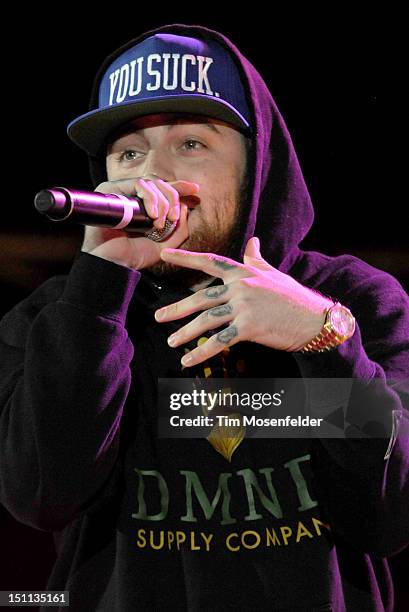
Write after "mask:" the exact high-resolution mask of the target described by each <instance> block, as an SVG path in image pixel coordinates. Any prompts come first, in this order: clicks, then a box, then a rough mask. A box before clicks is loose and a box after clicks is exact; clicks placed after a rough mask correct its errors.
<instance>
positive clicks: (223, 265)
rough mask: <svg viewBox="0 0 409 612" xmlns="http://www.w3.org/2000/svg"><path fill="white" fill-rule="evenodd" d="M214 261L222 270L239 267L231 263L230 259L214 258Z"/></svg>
mask: <svg viewBox="0 0 409 612" xmlns="http://www.w3.org/2000/svg"><path fill="white" fill-rule="evenodd" d="M213 263H214V265H215V266H217V267H218V268H221V269H222V270H234V268H237V266H236V264H231V263H229V262H228V261H224V259H214V260H213Z"/></svg>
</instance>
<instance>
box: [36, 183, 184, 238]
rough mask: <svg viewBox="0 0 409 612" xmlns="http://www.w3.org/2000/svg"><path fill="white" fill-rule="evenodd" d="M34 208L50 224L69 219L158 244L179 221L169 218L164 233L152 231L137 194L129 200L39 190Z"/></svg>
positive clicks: (60, 189)
mask: <svg viewBox="0 0 409 612" xmlns="http://www.w3.org/2000/svg"><path fill="white" fill-rule="evenodd" d="M34 206H35V208H36V210H37V211H38V212H39V213H40V214H42V215H45V216H46V217H47V218H48V219H50V220H51V221H57V222H61V221H62V222H64V221H68V220H69V221H74V222H76V223H81V224H83V225H92V226H95V227H109V228H111V229H118V230H119V229H122V230H126V231H134V232H138V233H140V234H142V235H145V236H146V237H148V238H151V239H152V240H155V241H156V242H160V241H162V240H165V239H166V238H167V237H168V236H170V234H171V233H172V232H173V230H174V229H175V227H176V225H177V222H176V221H175V222H172V221H169V220H168V219H167V220H166V222H165V227H164V228H163V230H158V229H156V228H154V229H153V230H152V228H153V219H151V218H150V217H149V216H148V215H147V213H146V210H145V208H144V205H143V200H142V198H139V197H138V196H136V195H135V196H134V197H132V198H130V197H128V196H125V195H121V194H118V193H108V194H106V193H100V192H98V191H91V192H89V191H78V190H76V189H75V190H74V189H66V188H65V187H53V188H52V189H43V190H42V191H39V192H38V193H37V194H36V196H35V198H34ZM149 230H151V231H149Z"/></svg>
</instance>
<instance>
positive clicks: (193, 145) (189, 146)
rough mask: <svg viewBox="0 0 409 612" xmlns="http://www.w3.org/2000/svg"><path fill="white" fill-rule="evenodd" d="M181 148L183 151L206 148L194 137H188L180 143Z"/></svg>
mask: <svg viewBox="0 0 409 612" xmlns="http://www.w3.org/2000/svg"><path fill="white" fill-rule="evenodd" d="M181 148H182V149H184V150H185V151H200V149H203V148H206V147H205V145H204V144H203V143H201V142H199V141H198V140H195V139H194V138H188V139H187V140H185V141H184V143H183V144H182V147H181Z"/></svg>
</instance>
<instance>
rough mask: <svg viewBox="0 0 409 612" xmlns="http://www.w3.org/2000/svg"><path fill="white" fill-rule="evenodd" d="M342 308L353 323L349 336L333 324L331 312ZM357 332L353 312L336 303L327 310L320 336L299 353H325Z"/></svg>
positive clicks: (305, 345) (303, 347)
mask: <svg viewBox="0 0 409 612" xmlns="http://www.w3.org/2000/svg"><path fill="white" fill-rule="evenodd" d="M338 307H340V308H342V309H343V311H344V312H345V314H346V315H347V316H350V317H351V320H352V321H353V326H352V331H351V333H348V334H342V333H340V332H338V331H337V330H336V329H335V328H334V326H333V325H332V323H331V311H332V310H333V309H335V308H338ZM354 331H355V319H354V317H353V315H352V313H351V311H350V310H349V309H348V308H346V307H345V306H342V304H340V303H339V302H335V303H334V304H332V305H331V306H328V308H327V309H326V310H325V321H324V324H323V326H322V329H321V331H320V333H319V334H317V335H316V336H315V337H314V338H313V339H312V340H310V341H309V342H307V344H304V346H302V347H301V348H300V349H299V350H298V351H297V352H299V353H324V352H325V351H331V350H332V349H334V348H336V347H337V346H340V345H341V344H342V343H343V342H345V340H348V339H349V338H350V337H351V336H352V334H353V333H354Z"/></svg>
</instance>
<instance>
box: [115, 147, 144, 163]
mask: <svg viewBox="0 0 409 612" xmlns="http://www.w3.org/2000/svg"><path fill="white" fill-rule="evenodd" d="M140 156H141V153H139V151H136V150H135V149H126V150H125V151H123V152H122V153H121V154H120V156H119V160H120V161H126V162H132V161H135V160H136V159H138V158H139V157H140Z"/></svg>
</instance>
